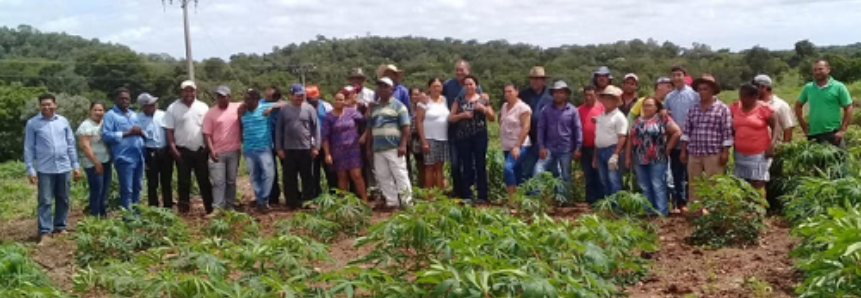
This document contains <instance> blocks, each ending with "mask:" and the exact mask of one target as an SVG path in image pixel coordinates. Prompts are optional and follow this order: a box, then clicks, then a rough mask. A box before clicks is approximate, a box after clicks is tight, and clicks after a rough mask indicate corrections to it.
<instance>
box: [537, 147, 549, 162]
mask: <svg viewBox="0 0 861 298" xmlns="http://www.w3.org/2000/svg"><path fill="white" fill-rule="evenodd" d="M547 155H550V151H548V150H547V149H541V150H538V159H541V160H545V159H547Z"/></svg>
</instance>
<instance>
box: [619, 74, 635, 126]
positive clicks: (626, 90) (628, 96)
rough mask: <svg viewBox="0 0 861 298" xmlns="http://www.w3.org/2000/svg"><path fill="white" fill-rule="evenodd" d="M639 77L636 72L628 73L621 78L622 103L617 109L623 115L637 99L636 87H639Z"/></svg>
mask: <svg viewBox="0 0 861 298" xmlns="http://www.w3.org/2000/svg"><path fill="white" fill-rule="evenodd" d="M639 84H640V78H639V77H637V75H636V74H633V73H629V74H626V75H625V78H624V79H622V105H621V106H619V111H621V112H622V114H624V115H625V116H628V112H630V111H631V108H633V107H634V105H636V104H637V103H638V102H639V101H638V98H637V87H639Z"/></svg>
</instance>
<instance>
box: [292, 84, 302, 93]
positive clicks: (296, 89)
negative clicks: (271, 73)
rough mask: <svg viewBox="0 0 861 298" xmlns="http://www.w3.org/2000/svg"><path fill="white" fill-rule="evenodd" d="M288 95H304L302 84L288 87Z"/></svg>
mask: <svg viewBox="0 0 861 298" xmlns="http://www.w3.org/2000/svg"><path fill="white" fill-rule="evenodd" d="M290 94H295V95H305V87H304V86H302V84H293V85H291V86H290Z"/></svg>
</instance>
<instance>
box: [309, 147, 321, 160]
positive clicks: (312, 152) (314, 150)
mask: <svg viewBox="0 0 861 298" xmlns="http://www.w3.org/2000/svg"><path fill="white" fill-rule="evenodd" d="M318 154H320V152H319V151H317V149H311V158H317V155H318Z"/></svg>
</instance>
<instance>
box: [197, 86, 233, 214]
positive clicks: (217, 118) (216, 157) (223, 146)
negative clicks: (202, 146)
mask: <svg viewBox="0 0 861 298" xmlns="http://www.w3.org/2000/svg"><path fill="white" fill-rule="evenodd" d="M215 98H216V103H215V106H214V107H213V108H211V109H209V111H208V112H206V116H204V117H203V137H204V138H205V140H206V147H207V148H209V181H210V182H211V183H212V199H213V202H212V204H213V207H214V208H216V210H215V212H213V213H211V214H209V217H214V216H216V215H218V213H220V212H221V209H228V210H229V209H233V208H234V207H236V173H237V171H238V170H239V148H240V147H241V144H240V134H241V131H240V129H239V114H238V109H239V105H240V104H239V103H238V102H231V101H230V98H231V95H230V88H228V87H227V86H219V87H218V88H216V89H215Z"/></svg>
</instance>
